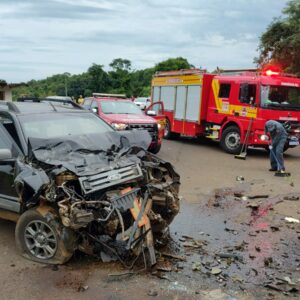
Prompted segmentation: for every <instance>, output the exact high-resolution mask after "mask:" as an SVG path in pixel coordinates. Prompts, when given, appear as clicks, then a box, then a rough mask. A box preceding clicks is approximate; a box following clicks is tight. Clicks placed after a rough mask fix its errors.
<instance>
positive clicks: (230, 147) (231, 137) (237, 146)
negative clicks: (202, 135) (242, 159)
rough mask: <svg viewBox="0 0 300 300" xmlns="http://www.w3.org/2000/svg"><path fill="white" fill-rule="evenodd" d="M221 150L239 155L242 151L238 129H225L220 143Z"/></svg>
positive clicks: (233, 127)
mask: <svg viewBox="0 0 300 300" xmlns="http://www.w3.org/2000/svg"><path fill="white" fill-rule="evenodd" d="M220 144H221V147H222V149H223V150H224V151H225V152H227V153H230V154H239V153H240V152H241V149H242V143H241V133H240V130H239V128H238V127H236V126H230V127H228V128H226V129H225V130H224V131H223V133H222V137H221V141H220Z"/></svg>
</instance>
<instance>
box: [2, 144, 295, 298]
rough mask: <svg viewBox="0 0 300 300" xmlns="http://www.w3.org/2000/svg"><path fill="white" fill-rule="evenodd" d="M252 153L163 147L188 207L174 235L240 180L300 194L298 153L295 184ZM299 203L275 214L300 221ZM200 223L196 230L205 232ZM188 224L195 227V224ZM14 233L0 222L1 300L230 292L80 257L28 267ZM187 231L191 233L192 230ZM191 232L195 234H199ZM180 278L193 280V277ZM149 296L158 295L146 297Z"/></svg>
mask: <svg viewBox="0 0 300 300" xmlns="http://www.w3.org/2000/svg"><path fill="white" fill-rule="evenodd" d="M249 152H250V153H249V155H248V157H247V160H245V161H243V160H237V159H234V157H233V156H231V155H228V154H226V153H224V152H223V151H222V150H221V149H220V148H219V146H218V144H215V143H210V142H207V141H199V140H191V139H187V138H182V139H180V140H177V141H164V143H163V147H162V150H161V152H160V153H159V156H160V157H161V158H163V159H164V160H168V161H170V162H171V163H173V164H174V165H175V167H176V170H177V171H178V173H179V174H180V175H181V182H182V185H181V196H182V197H183V200H182V201H183V204H184V205H183V207H184V209H183V211H182V213H181V214H180V215H179V217H178V220H177V219H176V218H175V221H174V226H172V228H171V233H172V234H177V232H175V231H178V227H180V224H181V223H184V222H183V220H185V219H186V218H189V215H188V211H189V210H193V207H194V205H195V204H196V205H197V204H201V203H202V202H203V203H204V202H205V201H208V199H209V197H211V195H212V194H213V191H214V190H215V189H216V188H224V187H231V186H235V185H236V184H237V181H236V177H237V176H243V177H244V178H245V181H247V182H252V184H254V187H253V188H254V192H256V193H267V194H269V195H271V196H275V195H278V194H284V193H291V192H298V193H299V192H300V172H299V162H300V148H297V149H291V150H289V151H288V152H287V154H286V156H285V162H286V169H287V170H288V171H289V172H291V173H292V177H291V178H277V177H274V176H273V174H272V173H270V172H268V168H269V162H268V155H267V153H266V152H265V151H259V150H250V151H249ZM255 183H257V186H255ZM253 188H252V190H253ZM299 203H300V201H299ZM299 203H296V204H295V203H294V204H293V205H294V207H293V206H290V207H287V206H286V205H282V206H281V207H280V206H279V207H278V208H277V209H278V211H279V212H280V213H281V214H286V215H287V214H288V215H289V216H293V217H298V218H299ZM295 205H296V206H295ZM176 222H177V225H176ZM199 222H200V221H198V222H197V226H199V228H198V227H197V230H198V231H201V222H200V223H199ZM204 222H205V221H204ZM186 224H188V226H189V227H193V226H194V225H193V222H192V221H191V220H190V221H189V222H186ZM195 224H196V223H195ZM14 227H15V226H14V223H11V222H8V221H0V253H1V255H0V286H1V299H84V298H94V299H140V298H141V297H143V298H145V299H147V298H156V299H186V298H195V299H198V298H200V295H201V299H229V298H228V295H229V294H230V292H229V291H228V290H226V289H225V290H224V289H221V287H219V286H218V285H216V284H212V285H211V286H210V285H209V284H208V285H207V286H206V288H199V289H198V290H196V289H195V285H193V288H189V287H187V285H186V280H182V281H181V280H180V277H177V279H176V281H168V280H162V279H158V278H157V277H154V276H151V275H149V274H144V273H142V274H139V275H134V276H130V277H128V276H121V277H119V276H117V277H114V276H108V275H109V274H116V273H119V272H124V270H123V269H122V268H121V266H120V265H119V264H118V263H108V264H104V263H101V262H95V261H94V260H90V259H88V258H86V257H82V256H77V257H74V259H72V260H71V262H69V263H68V264H67V265H66V266H60V267H59V268H58V270H57V269H53V268H51V267H49V266H44V265H40V264H37V263H33V262H31V261H27V260H25V259H23V258H22V257H20V256H19V255H18V254H17V253H16V248H15V243H14ZM185 229H186V230H187V232H188V233H189V228H185ZM190 229H191V231H193V230H194V229H195V228H190ZM172 231H173V232H172ZM182 276H187V278H188V279H189V280H193V275H191V274H188V275H182ZM197 280H198V279H197ZM150 290H152V291H155V293H154V294H156V292H157V294H158V295H157V296H155V297H153V296H148V294H149V293H150V294H151V292H149V291H150ZM232 293H233V294H230V295H231V296H232V297H233V295H238V297H237V299H254V298H253V297H252V296H251V293H250V294H248V293H245V292H243V293H242V294H240V293H241V292H236V291H235V292H234V291H233V292H232ZM235 297H236V296H235ZM232 299H234V298H232ZM276 299H277V298H276ZM278 299H279V298H278Z"/></svg>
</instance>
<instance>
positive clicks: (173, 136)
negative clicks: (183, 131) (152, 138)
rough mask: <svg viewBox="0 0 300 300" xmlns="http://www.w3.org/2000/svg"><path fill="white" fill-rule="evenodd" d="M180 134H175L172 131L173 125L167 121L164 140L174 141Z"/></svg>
mask: <svg viewBox="0 0 300 300" xmlns="http://www.w3.org/2000/svg"><path fill="white" fill-rule="evenodd" d="M179 137H180V134H179V133H175V132H172V131H171V123H170V121H169V119H168V118H167V119H166V126H165V134H164V139H166V140H173V139H176V138H179Z"/></svg>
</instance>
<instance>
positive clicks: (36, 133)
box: [20, 113, 112, 139]
mask: <svg viewBox="0 0 300 300" xmlns="http://www.w3.org/2000/svg"><path fill="white" fill-rule="evenodd" d="M20 120H21V125H22V128H23V131H24V134H25V137H26V138H48V139H51V138H59V137H69V136H78V135H89V134H95V133H103V132H107V131H112V129H111V127H110V126H109V125H107V124H106V123H105V122H104V121H103V120H101V119H100V118H99V117H97V116H95V115H94V114H92V113H82V114H81V113H68V114H52V113H51V114H41V115H34V116H21V117H20Z"/></svg>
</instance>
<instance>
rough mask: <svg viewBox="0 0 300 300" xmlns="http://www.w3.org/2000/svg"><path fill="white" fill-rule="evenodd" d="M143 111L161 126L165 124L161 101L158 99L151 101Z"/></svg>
mask: <svg viewBox="0 0 300 300" xmlns="http://www.w3.org/2000/svg"><path fill="white" fill-rule="evenodd" d="M145 113H146V115H148V116H151V117H153V118H154V119H156V120H157V122H158V123H160V124H161V125H162V126H165V124H166V116H165V110H164V104H163V102H161V101H159V102H154V103H152V104H151V105H150V106H149V107H148V108H146V109H145Z"/></svg>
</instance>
